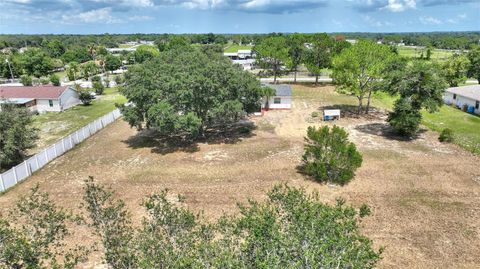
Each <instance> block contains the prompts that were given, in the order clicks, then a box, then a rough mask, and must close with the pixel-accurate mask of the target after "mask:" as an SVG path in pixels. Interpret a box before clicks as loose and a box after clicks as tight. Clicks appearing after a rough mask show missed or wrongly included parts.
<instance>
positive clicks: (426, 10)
mask: <svg viewBox="0 0 480 269" xmlns="http://www.w3.org/2000/svg"><path fill="white" fill-rule="evenodd" d="M423 31H480V0H336V1H335V0H0V33H1V34H21V33H23V34H45V33H53V34H62V33H65V34H100V33H107V32H108V33H208V32H213V33H268V32H423Z"/></svg>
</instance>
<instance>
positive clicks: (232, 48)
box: [224, 45, 253, 53]
mask: <svg viewBox="0 0 480 269" xmlns="http://www.w3.org/2000/svg"><path fill="white" fill-rule="evenodd" d="M252 48H253V46H249V45H231V46H228V47H226V48H225V49H224V52H227V53H231V52H237V51H238V50H250V49H252Z"/></svg>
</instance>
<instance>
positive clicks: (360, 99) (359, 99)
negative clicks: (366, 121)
mask: <svg viewBox="0 0 480 269" xmlns="http://www.w3.org/2000/svg"><path fill="white" fill-rule="evenodd" d="M362 108H363V96H362V97H358V110H357V114H358V115H360V114H362Z"/></svg>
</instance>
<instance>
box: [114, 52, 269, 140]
mask: <svg viewBox="0 0 480 269" xmlns="http://www.w3.org/2000/svg"><path fill="white" fill-rule="evenodd" d="M125 78H126V86H125V87H124V89H123V90H122V93H123V94H124V95H125V96H126V97H127V98H128V100H129V101H130V102H131V103H132V105H131V106H124V107H122V113H123V115H124V118H125V120H126V121H128V122H129V123H130V125H131V126H135V127H137V128H138V129H142V128H143V127H146V128H153V129H155V130H156V131H158V132H159V133H160V134H161V135H167V136H176V135H179V136H188V137H191V138H195V137H197V136H198V135H203V134H204V132H205V131H206V130H207V129H208V128H220V127H222V126H225V125H226V124H229V123H233V122H235V121H237V120H238V119H239V118H240V117H241V116H243V114H244V113H245V112H253V111H256V110H257V109H258V107H259V106H260V93H261V86H260V82H258V81H257V80H256V79H255V77H254V76H253V75H251V74H249V73H247V72H245V71H243V70H241V69H240V68H239V67H238V66H234V65H233V64H232V63H231V61H229V60H228V59H227V58H225V57H223V56H222V55H221V54H215V53H213V54H209V55H207V54H205V53H203V52H202V51H200V50H198V49H194V48H184V49H178V50H176V49H174V50H169V51H165V52H164V53H162V54H161V55H160V56H159V57H158V58H155V59H153V60H151V61H147V62H145V63H144V64H142V65H137V66H134V67H132V68H131V69H130V70H129V72H128V73H127V74H126V77H125Z"/></svg>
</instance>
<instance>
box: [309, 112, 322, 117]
mask: <svg viewBox="0 0 480 269" xmlns="http://www.w3.org/2000/svg"><path fill="white" fill-rule="evenodd" d="M311 116H312V118H318V117H319V116H320V113H319V112H318V111H314V112H312V115H311Z"/></svg>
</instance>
